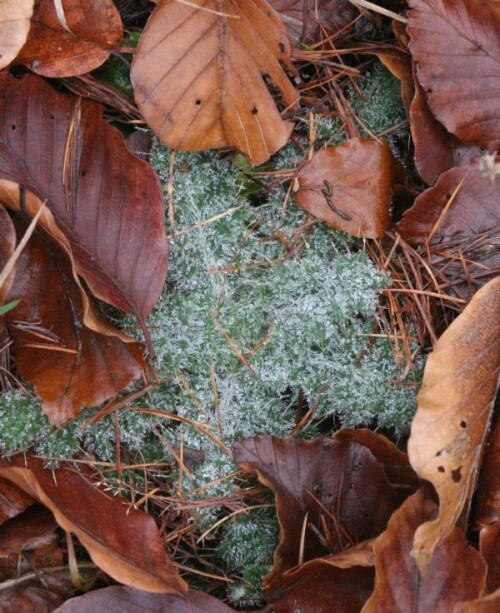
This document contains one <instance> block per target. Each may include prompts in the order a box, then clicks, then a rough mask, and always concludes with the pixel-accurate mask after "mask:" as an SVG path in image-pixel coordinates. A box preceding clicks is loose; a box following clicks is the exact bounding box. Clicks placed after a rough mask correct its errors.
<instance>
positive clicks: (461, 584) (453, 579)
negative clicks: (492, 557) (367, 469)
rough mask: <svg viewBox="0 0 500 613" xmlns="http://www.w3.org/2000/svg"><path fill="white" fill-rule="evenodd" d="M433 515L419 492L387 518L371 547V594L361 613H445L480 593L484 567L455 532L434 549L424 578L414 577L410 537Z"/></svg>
mask: <svg viewBox="0 0 500 613" xmlns="http://www.w3.org/2000/svg"><path fill="white" fill-rule="evenodd" d="M436 512H437V505H436V503H435V502H433V501H432V500H430V499H429V498H427V497H426V495H425V493H424V490H423V489H421V490H419V491H418V492H416V493H415V494H413V495H412V496H411V497H410V498H407V499H406V501H405V502H404V503H403V505H402V506H401V508H399V509H398V510H397V511H396V512H395V513H394V515H393V516H392V517H391V519H390V520H389V524H388V526H387V530H386V531H385V532H383V533H382V534H381V535H380V536H379V537H378V538H377V539H376V540H375V543H374V549H375V559H376V562H375V568H376V579H375V589H374V591H373V594H372V596H371V597H370V599H369V600H368V602H367V603H366V604H365V606H364V608H363V610H362V613H375V612H380V613H382V612H385V611H433V612H434V611H435V612H436V613H448V612H449V611H453V610H454V608H453V607H454V605H456V604H458V603H460V602H461V601H462V600H471V599H473V598H477V597H478V596H479V595H480V594H481V593H482V591H483V589H484V584H485V577H486V565H485V563H484V561H483V560H482V558H481V556H480V554H479V553H478V552H477V551H476V550H475V549H474V548H473V547H472V546H470V545H469V544H468V543H467V539H466V538H465V536H464V535H463V533H462V532H461V531H460V530H459V529H458V528H453V529H452V530H451V531H450V533H449V534H448V535H447V537H446V539H444V540H443V542H442V543H441V544H440V545H439V547H437V548H436V550H435V553H434V556H433V558H432V562H431V564H430V566H429V572H428V573H427V576H426V577H425V578H422V577H420V574H419V570H418V568H417V565H416V563H415V560H414V559H413V558H412V556H411V553H410V552H411V547H412V542H413V535H414V533H415V530H416V528H417V527H418V526H419V525H420V524H421V523H422V522H425V521H428V520H430V519H433V518H434V517H435V515H436Z"/></svg>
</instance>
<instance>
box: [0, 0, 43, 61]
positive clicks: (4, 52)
mask: <svg viewBox="0 0 500 613" xmlns="http://www.w3.org/2000/svg"><path fill="white" fill-rule="evenodd" d="M34 1H35V0H3V2H2V3H0V69H2V68H5V66H8V65H9V64H10V63H11V62H12V60H14V59H15V58H16V56H17V54H18V53H19V51H20V50H21V47H22V46H23V45H24V43H25V42H26V39H27V38H28V32H29V30H30V17H31V15H32V13H33V4H34Z"/></svg>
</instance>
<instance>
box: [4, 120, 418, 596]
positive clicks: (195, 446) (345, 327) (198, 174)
mask: <svg viewBox="0 0 500 613" xmlns="http://www.w3.org/2000/svg"><path fill="white" fill-rule="evenodd" d="M318 126H319V127H318V129H321V130H324V131H325V133H324V134H322V135H321V138H333V137H334V134H335V133H336V131H337V129H338V126H336V125H335V123H332V122H330V121H329V120H328V121H327V120H322V121H320V122H319V124H318ZM171 155H172V154H171V152H170V151H168V150H167V149H165V148H163V147H161V146H157V147H156V149H155V150H154V152H153V162H154V165H155V167H156V169H157V171H158V172H159V175H160V177H161V180H162V183H163V185H164V187H165V194H166V199H167V201H168V200H169V195H168V193H167V186H168V184H169V181H170V180H171V177H170V172H169V168H170V162H171V159H172V158H171ZM296 156H297V151H294V150H293V147H292V145H290V146H289V148H288V149H287V150H286V151H285V153H284V154H283V155H282V156H281V157H279V158H278V166H280V167H282V168H290V166H293V164H294V163H296V162H295V160H296ZM173 169H174V172H173V199H172V203H173V204H172V210H170V211H169V215H168V217H169V218H172V217H173V219H174V225H173V226H171V227H170V228H169V233H170V235H171V240H170V272H169V281H168V283H167V286H166V288H165V291H164V292H163V295H162V297H161V299H160V300H159V302H158V304H157V306H156V308H155V310H154V312H153V314H152V315H151V317H150V320H149V326H150V331H151V336H152V340H153V344H154V347H155V349H156V352H157V362H156V367H157V372H158V379H159V383H160V385H159V387H158V389H155V390H153V391H152V392H151V395H150V398H151V403H150V404H151V406H152V407H154V408H155V409H159V410H160V411H164V412H165V418H162V417H159V416H158V415H155V416H152V415H151V414H148V413H146V412H141V411H140V410H139V407H138V409H137V411H119V412H118V417H117V418H116V419H117V421H115V417H114V416H108V417H106V418H104V419H101V420H99V421H98V422H97V423H95V424H94V425H92V426H91V427H86V422H87V420H88V418H89V417H90V416H91V415H93V414H94V413H95V409H94V410H92V409H86V410H85V411H83V412H82V414H81V415H80V416H79V418H78V419H77V420H75V421H74V422H72V423H71V424H68V425H67V426H65V427H64V428H61V429H60V430H58V431H56V432H54V431H52V430H51V428H50V426H49V424H48V421H47V419H46V418H45V416H44V415H43V413H42V412H41V411H40V407H39V405H38V403H37V402H33V401H31V400H28V399H25V398H23V397H21V396H20V395H19V394H18V393H15V392H10V393H8V394H6V395H4V396H2V398H1V399H0V419H1V423H2V429H1V432H0V449H1V451H2V452H3V453H4V454H6V455H9V454H11V453H13V452H15V451H17V450H20V449H24V448H26V447H28V446H29V444H30V443H32V442H34V443H35V452H36V453H38V454H40V455H43V456H45V457H49V458H52V457H70V456H73V455H75V454H87V455H86V456H84V457H89V454H90V457H96V458H98V459H101V460H107V461H111V462H112V461H113V459H114V455H115V452H116V432H119V435H120V440H121V444H122V446H124V447H126V448H127V449H128V450H130V451H132V452H136V453H137V454H139V457H140V458H143V459H144V461H150V462H158V461H161V460H167V461H169V462H171V463H172V465H173V466H177V465H178V462H177V460H178V457H179V455H180V454H181V453H182V457H183V470H182V471H180V472H179V473H178V474H176V473H175V469H174V473H173V474H172V475H171V479H172V481H173V482H172V491H173V492H176V493H177V494H179V495H181V496H183V497H184V498H191V499H192V500H196V499H207V498H210V497H213V500H214V505H213V506H212V507H209V508H208V510H206V507H200V510H199V511H196V512H193V517H194V518H195V520H196V521H197V522H198V525H199V526H200V527H203V529H204V528H209V527H210V526H211V525H212V523H213V521H214V519H215V516H216V513H217V510H216V509H217V500H219V501H220V497H224V496H227V495H230V494H234V491H235V485H234V479H233V476H234V471H235V470H236V466H235V465H234V463H233V461H232V458H231V452H230V447H231V444H232V443H233V441H234V440H235V438H236V437H240V436H254V435H261V434H273V435H276V436H280V437H284V436H287V435H289V434H290V433H291V431H292V430H293V428H294V426H295V425H296V409H297V399H298V398H299V397H300V398H301V406H302V409H304V408H305V409H311V411H312V419H311V421H310V423H309V425H308V426H307V427H306V428H305V429H303V430H302V431H301V433H300V435H301V436H308V437H311V436H314V435H315V434H317V430H315V427H316V424H318V423H320V422H321V420H322V419H325V418H326V417H328V416H330V415H333V416H335V419H336V420H340V422H341V423H342V425H344V426H362V425H371V426H373V425H374V424H378V425H379V426H381V427H384V428H392V429H393V430H394V431H395V432H396V433H404V432H405V431H407V429H408V426H409V423H410V419H411V416H412V414H413V412H414V408H415V393H414V388H413V385H412V384H413V382H412V381H411V380H406V381H401V373H400V368H399V366H398V364H397V363H396V361H395V358H394V352H393V349H392V348H391V346H390V343H389V341H388V340H387V339H386V338H384V337H383V336H381V335H380V334H378V332H379V328H378V326H377V312H378V310H377V309H378V295H379V292H380V290H381V289H382V288H385V287H387V286H388V284H389V279H388V277H387V276H386V275H384V274H381V273H380V272H379V271H378V270H377V269H376V268H375V266H374V265H373V264H372V263H371V261H370V260H369V258H368V257H367V255H366V254H365V253H364V251H363V250H362V249H360V248H359V246H358V245H357V243H356V241H354V239H352V238H350V237H347V236H346V235H342V234H339V233H336V232H333V231H332V230H330V229H328V228H327V227H325V226H324V225H323V224H320V223H316V224H314V223H311V220H310V219H309V218H307V217H306V214H305V213H304V212H303V211H301V210H300V209H298V208H297V207H295V206H294V205H293V204H292V203H288V206H287V207H286V209H285V208H284V207H283V201H284V191H283V190H282V189H280V188H276V187H274V188H272V189H270V190H269V191H264V190H262V193H261V194H260V196H264V197H263V198H262V197H261V198H260V199H259V202H258V204H259V205H258V206H253V205H252V204H251V203H250V201H249V199H248V197H247V196H248V189H249V186H250V188H251V189H259V188H258V183H253V184H252V180H250V182H249V181H247V179H246V178H245V179H243V180H242V176H243V175H242V172H241V171H240V170H239V169H238V168H237V166H236V165H235V164H231V163H230V162H227V161H222V160H221V158H220V156H219V155H218V154H215V153H202V154H184V153H176V154H175V160H174V163H173ZM256 186H257V187H256ZM252 202H253V201H252ZM254 204H255V203H254ZM126 325H127V326H128V331H129V332H131V333H134V326H135V331H137V327H136V324H134V323H133V322H131V321H130V320H128V321H127V322H126ZM140 402H141V405H142V406H144V404H145V403H146V399H145V398H141V400H140ZM172 415H176V416H177V417H178V418H180V419H181V420H185V421H179V419H171V416H172ZM110 481H111V477H110ZM110 487H113V485H112V484H111V485H110ZM219 504H220V502H219ZM252 518H253V519H252ZM257 520H259V521H260V520H262V517H261V514H253V515H250V516H248V517H241V518H238V519H237V520H235V521H234V522H231V523H227V525H226V526H225V528H224V530H223V531H222V536H220V537H216V538H217V539H218V540H217V542H218V543H219V542H220V545H219V555H220V556H222V557H223V558H225V560H226V564H227V566H228V568H234V569H237V570H238V572H240V571H241V572H240V576H241V577H242V581H243V583H242V584H241V585H240V588H242V586H243V587H245V586H246V587H245V589H244V591H246V594H247V595H249V594H250V593H251V592H252V590H253V588H252V587H248V586H251V585H252V581H253V582H254V583H255V582H257V583H258V579H256V578H260V577H261V576H262V575H263V574H264V573H265V572H266V571H267V570H268V568H269V564H270V563H271V562H270V556H268V553H269V551H271V550H272V548H273V547H274V545H275V544H276V542H277V541H276V539H277V537H276V534H275V532H273V529H272V528H271V526H269V534H268V537H269V538H268V539H267V540H266V543H265V545H266V547H267V549H266V551H267V553H266V554H265V555H264V554H263V553H262V551H261V552H260V553H258V551H257V550H256V552H255V555H257V554H258V555H262V556H263V557H262V558H259V559H258V560H257V559H256V560H253V561H252V564H250V565H249V564H248V563H247V562H248V559H249V556H250V553H248V552H249V551H251V550H253V547H254V545H253V544H252V539H253V538H254V532H256V531H257V529H255V530H253V531H252V529H251V528H249V526H252V521H257ZM264 524H265V522H264ZM264 524H262V523H259V527H258V530H262V525H264ZM265 525H266V526H267V524H265ZM245 530H246V532H245ZM266 530H267V528H266ZM235 534H236V535H239V537H238V538H239V540H237V546H235V545H234V543H235V542H236V541H235V536H234V535H235ZM244 534H246V536H245V537H244V536H243V535H244ZM266 534H267V533H266ZM273 535H274V536H273ZM244 538H245V539H246V541H248V542H247V544H246V545H245V544H244V543H243V539H244ZM261 540H262V539H261ZM238 547H241V548H242V551H247V553H244V554H242V555H243V557H242V558H237V549H238ZM260 549H262V548H260ZM268 550H269V551H268ZM252 555H254V554H252ZM245 560H246V561H245ZM252 578H253V579H252ZM254 580H255V581H254ZM247 588H248V589H247ZM242 589H243V588H242ZM240 591H241V589H240Z"/></svg>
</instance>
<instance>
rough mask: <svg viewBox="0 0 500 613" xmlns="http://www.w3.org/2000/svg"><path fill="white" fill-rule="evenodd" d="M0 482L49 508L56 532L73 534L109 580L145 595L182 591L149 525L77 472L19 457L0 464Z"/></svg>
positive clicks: (146, 518)
mask: <svg viewBox="0 0 500 613" xmlns="http://www.w3.org/2000/svg"><path fill="white" fill-rule="evenodd" d="M0 476H1V477H2V478H4V479H8V480H9V481H12V482H13V483H15V484H16V485H18V486H19V487H20V488H22V489H23V490H24V491H25V492H27V493H28V494H30V495H31V496H33V497H34V498H36V499H37V500H39V501H40V502H41V503H42V504H44V505H45V506H46V507H48V508H49V509H50V510H51V511H52V513H53V514H54V517H55V518H56V521H57V523H58V524H59V525H60V526H61V528H63V529H64V530H66V531H67V532H72V533H74V534H75V535H76V536H77V537H78V538H79V540H80V541H81V543H82V544H83V545H84V546H85V547H86V549H87V551H88V552H89V554H90V557H91V558H92V560H93V561H94V563H95V564H97V566H99V567H100V568H101V569H102V570H103V571H104V572H106V573H108V575H110V576H111V577H113V579H116V580H117V581H120V582H121V583H124V584H126V585H130V586H132V587H137V588H138V589H143V590H147V591H150V592H158V593H164V592H165V593H174V594H181V593H183V592H185V591H186V590H187V587H186V584H185V582H184V581H183V580H182V579H181V578H180V576H179V574H178V573H177V570H176V569H175V568H174V566H173V564H172V562H171V561H170V560H169V559H168V558H167V555H166V554H165V550H164V548H163V545H162V542H161V539H160V535H159V533H158V529H157V527H156V525H155V523H154V521H153V519H152V518H151V517H150V516H149V515H146V514H145V513H143V512H142V511H138V510H136V509H134V508H133V507H131V506H130V505H127V504H125V502H124V501H122V500H121V499H120V498H118V497H110V496H108V495H107V494H105V493H104V492H103V491H102V490H100V489H98V488H97V487H96V486H94V485H92V483H90V482H89V481H88V480H87V479H85V478H84V477H83V476H81V475H80V474H79V473H78V472H77V471H76V470H70V469H57V470H47V469H45V468H44V467H43V462H42V461H41V460H39V459H37V458H34V457H25V456H22V455H18V456H14V457H13V458H11V459H10V461H7V460H0ZM82 501H83V502H84V504H83V503H82Z"/></svg>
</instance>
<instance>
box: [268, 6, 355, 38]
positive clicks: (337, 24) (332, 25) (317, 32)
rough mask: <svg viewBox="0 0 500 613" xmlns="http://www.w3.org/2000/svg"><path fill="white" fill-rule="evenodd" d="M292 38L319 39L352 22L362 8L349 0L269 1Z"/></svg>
mask: <svg viewBox="0 0 500 613" xmlns="http://www.w3.org/2000/svg"><path fill="white" fill-rule="evenodd" d="M269 4H270V5H271V6H272V7H273V8H274V10H275V11H277V12H278V13H279V15H280V17H281V19H282V21H283V23H284V24H285V26H286V29H287V30H288V33H289V34H290V37H291V39H292V41H293V42H294V43H295V44H296V45H299V44H300V43H312V42H318V41H320V40H322V39H324V38H325V33H330V34H331V33H334V32H337V31H338V30H341V29H342V28H344V27H345V26H347V25H348V24H349V23H351V22H352V21H353V20H354V19H355V18H356V17H357V16H358V15H359V11H358V10H357V9H356V7H355V6H354V5H353V4H351V2H349V0H312V1H311V0H269Z"/></svg>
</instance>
